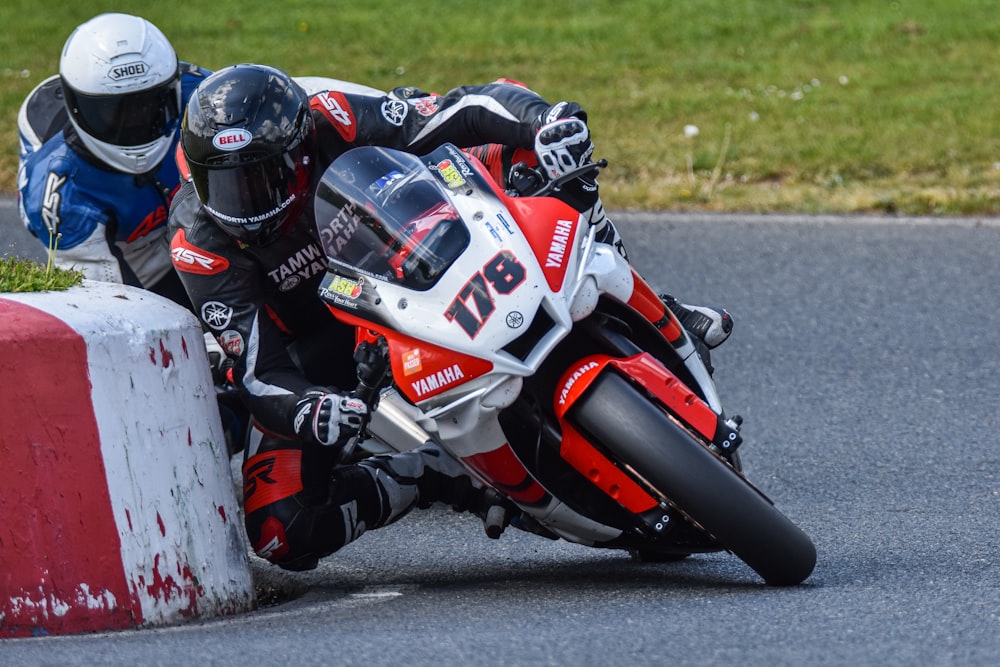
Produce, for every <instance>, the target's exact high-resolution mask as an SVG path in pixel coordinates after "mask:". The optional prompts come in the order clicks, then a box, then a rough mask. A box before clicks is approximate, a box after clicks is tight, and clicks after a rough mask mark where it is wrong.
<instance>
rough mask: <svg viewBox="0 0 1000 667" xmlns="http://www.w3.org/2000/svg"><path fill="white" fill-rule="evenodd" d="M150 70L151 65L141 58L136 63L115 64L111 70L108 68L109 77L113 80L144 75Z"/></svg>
mask: <svg viewBox="0 0 1000 667" xmlns="http://www.w3.org/2000/svg"><path fill="white" fill-rule="evenodd" d="M148 71H149V65H147V64H146V63H144V62H142V61H141V60H139V61H136V62H134V63H126V64H124V65H115V66H114V67H112V68H111V69H110V70H108V78H109V79H111V80H113V81H121V80H122V79H134V78H135V77H137V76H143V75H144V74H146V72H148Z"/></svg>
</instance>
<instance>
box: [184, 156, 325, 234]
mask: <svg viewBox="0 0 1000 667" xmlns="http://www.w3.org/2000/svg"><path fill="white" fill-rule="evenodd" d="M308 147H309V142H300V143H299V144H298V145H297V146H295V147H294V148H291V149H289V150H287V151H286V152H284V153H281V154H279V155H273V156H270V157H266V158H264V159H258V160H255V161H253V162H247V163H244V164H234V165H231V166H230V165H229V164H226V165H223V166H219V167H214V168H213V167H206V166H205V165H200V164H195V163H192V162H191V161H189V162H188V165H189V167H190V168H191V180H193V181H194V185H195V190H196V191H197V192H198V198H199V199H200V200H201V202H202V203H203V204H204V205H205V208H207V209H208V211H209V213H211V215H212V217H213V218H215V219H216V221H217V222H218V223H219V224H221V225H222V226H223V228H224V229H225V230H226V231H227V232H228V233H229V234H230V235H231V236H234V237H235V238H237V239H239V240H241V241H244V242H247V243H256V244H262V243H267V242H270V241H271V240H273V236H274V234H275V233H276V232H277V231H278V229H279V228H280V227H282V225H283V223H284V222H285V220H286V219H287V218H288V217H289V215H291V214H297V213H298V212H300V211H301V210H302V204H303V203H304V200H305V197H306V195H307V193H308V190H309V173H310V170H309V169H308V168H307V164H308V161H309V159H310V158H309V155H308V152H309V151H308Z"/></svg>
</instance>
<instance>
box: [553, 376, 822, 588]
mask: <svg viewBox="0 0 1000 667" xmlns="http://www.w3.org/2000/svg"><path fill="white" fill-rule="evenodd" d="M569 418H570V419H571V421H572V422H573V423H574V424H576V425H577V426H578V427H579V428H580V429H581V430H582V431H583V432H585V433H587V434H588V435H589V436H590V437H591V438H592V439H593V442H594V444H595V445H597V446H599V447H601V448H603V449H604V450H605V453H606V454H609V455H610V458H611V459H612V460H615V461H618V462H620V463H621V464H623V465H624V467H625V469H626V470H627V471H629V472H630V473H631V474H632V475H633V477H635V478H636V479H637V480H638V481H639V482H640V483H645V484H646V485H647V486H648V487H649V488H650V489H651V490H652V491H653V492H655V494H656V495H658V496H660V497H661V498H664V499H666V500H668V501H669V502H670V503H671V504H673V505H674V506H675V507H677V508H678V509H679V510H680V511H681V512H683V513H684V514H685V515H687V516H688V517H689V518H690V519H692V520H693V521H694V522H696V523H697V524H699V525H700V526H701V527H702V528H704V529H705V531H706V532H708V533H709V534H711V535H712V536H713V537H714V538H715V539H716V540H718V542H719V543H720V544H721V545H722V546H724V547H725V548H726V549H727V550H729V551H731V552H732V553H734V554H735V555H736V556H737V557H739V558H740V559H741V560H743V561H744V562H745V563H746V564H747V565H749V566H750V567H751V568H753V570H754V571H755V572H757V574H759V575H760V576H761V577H762V578H763V579H764V581H766V582H767V583H768V584H771V585H774V586H791V585H795V584H798V583H801V582H802V581H804V580H805V579H806V577H808V576H809V575H810V574H811V573H812V571H813V568H814V567H815V565H816V548H815V547H814V546H813V543H812V541H811V540H810V539H809V537H808V536H807V535H806V534H805V533H803V532H802V530H800V529H799V527H798V526H796V525H795V524H793V523H792V522H791V521H790V520H789V519H788V518H787V517H786V516H785V515H784V514H782V513H781V512H780V511H778V509H777V508H775V507H774V505H773V504H772V503H771V501H770V500H769V499H767V498H766V497H765V496H764V495H763V494H761V493H760V492H759V491H758V490H757V489H755V488H754V487H753V486H752V485H751V484H750V483H749V482H747V481H746V480H745V479H744V478H743V477H741V476H740V475H739V474H738V473H737V472H736V471H735V470H733V468H731V467H730V466H729V465H728V464H727V463H725V462H724V461H723V460H722V459H721V458H720V457H719V456H718V455H716V454H714V453H712V452H711V451H709V450H708V449H707V448H706V447H705V446H704V445H703V444H702V443H701V442H700V441H698V440H696V439H695V438H694V437H693V436H692V435H691V434H690V433H689V432H688V431H687V430H686V429H685V428H684V427H683V426H681V425H680V424H679V423H678V422H677V421H675V420H674V418H673V417H671V416H670V415H668V414H667V413H666V412H664V410H663V409H661V408H660V407H659V406H658V405H656V404H655V403H653V402H651V401H650V400H649V399H648V398H647V397H646V396H645V395H644V394H643V393H642V392H641V391H640V390H639V389H637V388H635V387H633V386H632V385H631V384H629V382H628V381H626V380H625V379H624V378H623V377H621V376H620V375H618V374H617V373H614V372H605V373H603V374H602V375H601V377H599V378H598V379H597V380H595V382H594V384H593V385H592V386H591V387H590V388H589V389H588V391H587V393H586V395H584V396H583V397H582V398H581V399H580V400H579V401H578V402H577V404H576V405H575V406H574V407H573V409H572V410H571V412H570V414H569Z"/></svg>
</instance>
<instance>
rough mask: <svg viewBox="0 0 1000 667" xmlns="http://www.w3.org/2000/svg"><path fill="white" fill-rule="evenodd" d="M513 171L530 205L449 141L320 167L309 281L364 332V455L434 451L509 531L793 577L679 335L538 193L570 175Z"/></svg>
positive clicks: (793, 564) (620, 267)
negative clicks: (318, 276)
mask: <svg viewBox="0 0 1000 667" xmlns="http://www.w3.org/2000/svg"><path fill="white" fill-rule="evenodd" d="M600 166H604V164H603V162H602V164H601V165H600ZM596 168H597V167H596V166H595V165H590V166H589V167H587V169H591V170H592V169H596ZM521 175H522V179H521V181H522V182H523V183H528V184H531V183H533V182H534V183H535V184H536V185H538V186H539V187H537V188H531V187H529V189H534V190H535V191H534V192H533V193H532V194H531V196H512V194H517V193H506V192H504V191H503V190H501V189H500V188H498V187H497V185H496V184H495V182H494V181H493V180H492V179H491V178H490V177H489V175H488V173H487V172H486V170H485V168H484V167H483V166H482V165H481V164H480V163H479V162H478V161H476V160H475V159H474V158H472V157H470V156H469V155H467V154H465V153H463V152H462V151H461V150H459V149H458V148H456V147H455V146H452V145H450V144H449V145H444V146H442V147H441V148H439V149H437V150H435V151H434V152H432V153H430V154H428V155H425V156H422V157H418V156H414V155H410V154H407V153H403V152H399V151H394V150H390V149H386V148H378V147H363V148H356V149H354V150H351V151H349V152H347V153H345V154H344V155H342V156H341V157H340V158H338V159H337V160H336V161H335V162H334V163H333V164H332V165H331V166H330V167H329V168H328V169H327V170H326V172H325V174H324V176H323V179H322V182H321V184H320V186H319V189H318V192H317V197H316V220H317V226H318V229H319V233H320V236H321V240H322V243H323V246H324V248H325V250H326V253H327V256H328V260H329V271H328V274H327V276H326V277H325V279H324V281H323V283H322V286H321V287H320V290H319V291H320V296H321V298H322V299H323V300H324V301H325V302H326V303H327V304H328V306H329V307H330V309H331V310H332V311H333V313H334V314H335V315H336V317H338V318H339V319H341V320H343V321H344V322H347V323H349V324H351V325H354V326H356V327H358V330H359V332H362V338H364V339H365V340H366V341H367V342H366V344H365V345H363V346H362V347H361V348H359V349H361V350H363V351H364V353H363V354H362V357H361V358H360V359H359V360H360V361H361V363H360V365H359V367H360V370H361V372H360V375H361V377H362V378H363V384H362V385H361V386H362V392H363V393H364V390H365V388H366V389H367V392H368V395H374V393H375V392H380V395H379V396H378V408H377V410H375V412H374V413H373V417H372V420H371V423H370V424H369V427H368V430H369V433H370V435H371V436H372V439H371V440H369V441H368V442H367V443H366V445H365V446H366V447H367V448H369V449H372V450H373V451H378V447H379V446H385V447H387V448H389V449H393V450H401V449H405V448H409V447H416V446H419V445H421V444H423V443H425V442H427V441H428V440H431V441H433V442H436V443H438V444H439V445H440V446H441V447H443V448H444V449H445V450H447V451H448V452H450V453H451V454H452V455H453V456H454V457H455V458H457V459H458V460H459V461H461V462H462V463H463V464H464V465H465V466H466V467H467V468H468V470H469V472H470V473H471V474H472V475H473V476H474V477H476V478H478V479H479V480H480V481H482V482H483V483H484V484H486V485H488V486H490V487H492V488H493V489H495V490H496V491H498V492H499V493H501V494H503V495H504V496H505V497H506V498H508V499H509V500H510V501H511V502H512V503H513V504H514V505H516V507H517V508H518V509H519V513H517V514H516V515H515V516H514V517H513V520H512V522H511V525H513V526H515V527H518V528H521V529H524V530H528V531H531V532H535V533H538V534H540V535H544V536H546V537H550V538H562V539H565V540H569V541H572V542H576V543H580V544H585V545H590V546H594V547H603V548H617V549H625V550H628V551H629V552H631V553H632V554H633V555H634V556H635V557H637V558H640V559H647V560H674V559H679V558H683V557H685V556H687V555H689V554H692V553H698V552H711V551H722V550H727V551H729V552H731V553H733V554H735V555H736V556H738V557H739V558H740V559H742V560H743V561H744V562H746V563H747V564H748V565H749V566H750V567H751V568H753V569H754V570H755V571H756V572H757V573H758V574H759V575H760V576H761V577H762V578H763V579H764V580H765V581H766V582H767V583H769V584H774V585H792V584H798V583H800V582H802V581H803V580H805V579H806V578H807V577H808V576H809V575H810V573H811V572H812V570H813V567H814V566H815V562H816V551H815V548H814V546H813V544H812V542H811V541H810V539H809V538H808V537H807V536H806V535H805V534H804V533H803V532H802V531H801V530H800V529H799V528H798V527H797V526H796V525H794V524H793V523H792V522H791V521H790V520H789V519H788V518H786V517H785V515H783V514H782V513H781V512H780V511H778V510H777V509H776V508H775V507H774V505H773V503H772V502H771V501H770V500H769V499H768V498H767V496H765V495H764V494H763V493H762V492H761V491H760V490H758V489H757V488H756V487H755V486H753V485H752V484H751V483H750V482H749V481H748V480H747V479H746V477H745V476H744V475H743V474H742V473H741V466H740V462H739V457H738V455H737V454H736V449H737V447H738V446H739V444H740V442H741V436H740V433H739V428H740V419H739V418H738V417H733V418H730V417H727V415H726V413H725V412H724V410H723V408H722V403H721V401H720V399H719V396H718V393H717V391H716V388H715V385H714V383H713V381H712V377H711V375H710V373H709V372H708V371H707V370H706V367H705V364H704V363H703V362H702V360H701V357H700V355H699V354H698V352H697V350H696V348H695V346H694V344H693V343H692V341H691V340H690V339H689V337H688V336H687V335H686V334H685V332H684V330H683V329H682V328H681V326H680V325H679V323H678V322H677V320H676V318H675V317H674V316H673V315H672V314H671V313H670V311H669V310H667V309H665V308H664V306H663V303H662V302H661V301H660V299H659V298H658V297H657V295H656V293H655V292H654V291H653V290H652V289H651V288H650V287H649V285H648V284H647V283H646V282H645V281H643V280H642V278H641V277H640V276H639V275H638V274H636V272H635V271H633V270H632V268H631V267H630V266H629V265H628V263H627V262H626V261H625V260H624V259H622V258H621V256H619V255H618V253H617V252H615V251H614V250H613V249H612V248H611V247H609V246H606V245H604V244H601V243H597V242H595V238H594V229H593V228H592V227H590V226H589V225H587V223H586V222H585V221H584V220H583V219H582V218H581V217H580V215H579V214H578V213H577V212H576V211H574V210H573V209H572V208H570V207H569V206H567V205H566V204H564V203H562V202H561V201H559V200H558V199H555V198H553V197H551V196H544V195H545V194H546V193H550V192H552V191H553V190H554V189H555V188H558V187H559V186H560V185H561V184H562V183H565V182H566V181H568V180H569V179H570V178H574V177H576V176H578V175H579V173H576V174H568V175H567V176H566V177H564V178H562V179H559V180H558V181H556V182H552V183H548V184H546V185H544V186H541V183H542V181H541V179H540V178H539V179H537V180H536V179H534V178H533V172H532V170H530V169H527V168H524V167H522V174H521ZM522 189H523V188H522ZM653 322H655V323H656V324H655V325H654V324H653ZM380 362H381V363H380ZM373 445H376V446H373ZM500 511H501V513H502V510H500ZM504 523H505V521H504V520H503V518H502V517H496V516H494V517H493V518H492V519H489V518H488V520H487V530H488V532H491V533H492V536H496V535H498V534H499V532H500V531H501V530H502V529H503V525H504Z"/></svg>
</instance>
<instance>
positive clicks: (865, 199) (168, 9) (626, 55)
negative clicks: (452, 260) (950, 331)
mask: <svg viewBox="0 0 1000 667" xmlns="http://www.w3.org/2000/svg"><path fill="white" fill-rule="evenodd" d="M102 11H125V12H129V13H135V14H140V15H142V16H145V17H146V18H148V19H150V20H151V21H153V22H154V23H155V24H156V25H158V26H159V27H160V28H161V29H162V30H163V31H164V32H165V33H166V34H167V36H168V37H169V38H170V39H171V41H172V42H173V43H174V46H175V47H176V49H177V51H178V53H179V55H180V57H181V58H182V59H185V60H189V61H192V62H195V63H197V64H199V65H202V66H204V67H208V68H212V69H217V68H220V67H223V66H226V65H229V64H232V63H235V62H246V61H256V62H265V63H267V64H272V65H275V66H278V67H282V68H284V69H286V70H288V71H289V72H291V73H292V74H295V75H307V74H311V75H322V76H332V77H336V78H342V79H348V80H352V81H357V82H359V83H364V84H367V85H371V86H375V87H378V88H383V89H388V88H391V87H394V86H398V85H416V86H419V87H422V88H424V89H428V90H435V91H441V92H443V91H445V90H447V89H449V88H451V87H454V86H456V85H461V84H466V83H482V82H486V81H490V80H492V79H494V78H496V77H499V76H507V77H511V78H515V79H519V80H521V81H524V82H526V83H527V84H529V85H530V86H531V87H532V88H534V89H535V90H537V91H538V92H540V93H541V94H542V95H544V96H545V97H546V98H548V99H549V100H551V101H556V100H559V99H573V100H576V101H578V102H580V103H581V104H583V105H584V107H585V108H586V109H587V110H588V111H589V113H590V121H591V128H592V132H593V135H594V139H595V142H596V143H597V153H598V154H599V155H601V156H604V157H607V158H608V159H609V160H610V162H611V167H610V169H608V170H607V172H606V173H605V174H604V175H603V176H602V179H601V182H602V190H603V193H604V199H605V202H606V205H608V206H609V207H610V208H618V209H624V208H645V209H675V210H694V209H707V210H743V211H803V212H826V211H830V212H836V211H887V212H906V213H919V214H997V213H1000V92H998V79H1000V7H998V5H997V3H996V0H895V1H891V2H887V1H874V0H870V1H867V2H865V1H861V0H827V1H820V0H771V1H769V2H768V1H764V0H698V1H696V2H695V1H680V0H674V1H669V0H663V1H657V0H623V1H619V2H614V1H611V0H578V1H575V2H574V1H568V0H566V1H561V2H560V1H553V2H527V1H525V0H505V1H504V2H497V1H496V0H489V1H481V0H467V1H466V2H462V3H455V2H436V1H428V2H419V3H418V2H409V1H407V0H394V1H383V0H370V1H368V2H344V1H324V0H310V1H301V0H284V1H283V2H280V3H264V2H237V1H234V0H215V1H214V2H204V1H203V0H198V1H189V0H175V1H172V2H162V3H152V2H135V1H131V0H126V1H119V2H105V1H98V0H80V1H74V2H71V1H68V0H64V1H63V2H61V3H42V2H37V1H35V2H29V1H28V0H3V3H2V6H0V21H2V22H3V25H4V29H3V31H2V32H0V57H2V60H0V118H2V119H3V123H2V125H0V131H2V133H3V134H2V139H3V145H4V148H5V150H4V151H3V154H2V155H0V191H4V192H8V193H11V192H13V191H14V183H15V178H14V174H15V171H16V155H17V143H16V142H17V135H16V127H15V118H16V113H17V108H18V106H19V105H20V102H21V100H22V99H23V97H24V95H26V94H27V93H28V91H29V90H30V89H31V88H32V87H33V86H34V85H35V84H36V83H37V82H38V81H40V80H41V79H42V78H44V77H45V76H47V75H49V74H51V73H54V72H55V71H56V69H57V66H58V58H59V52H60V49H61V47H62V44H63V42H64V41H65V39H66V37H67V36H68V35H69V33H70V32H71V31H72V29H73V28H74V27H75V26H76V25H77V24H79V23H81V22H82V21H84V20H86V19H87V18H89V17H90V16H93V15H94V14H97V13H100V12H102ZM687 125H692V126H695V127H697V128H698V134H697V135H696V136H693V137H689V136H686V135H685V132H684V128H685V126H687Z"/></svg>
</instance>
